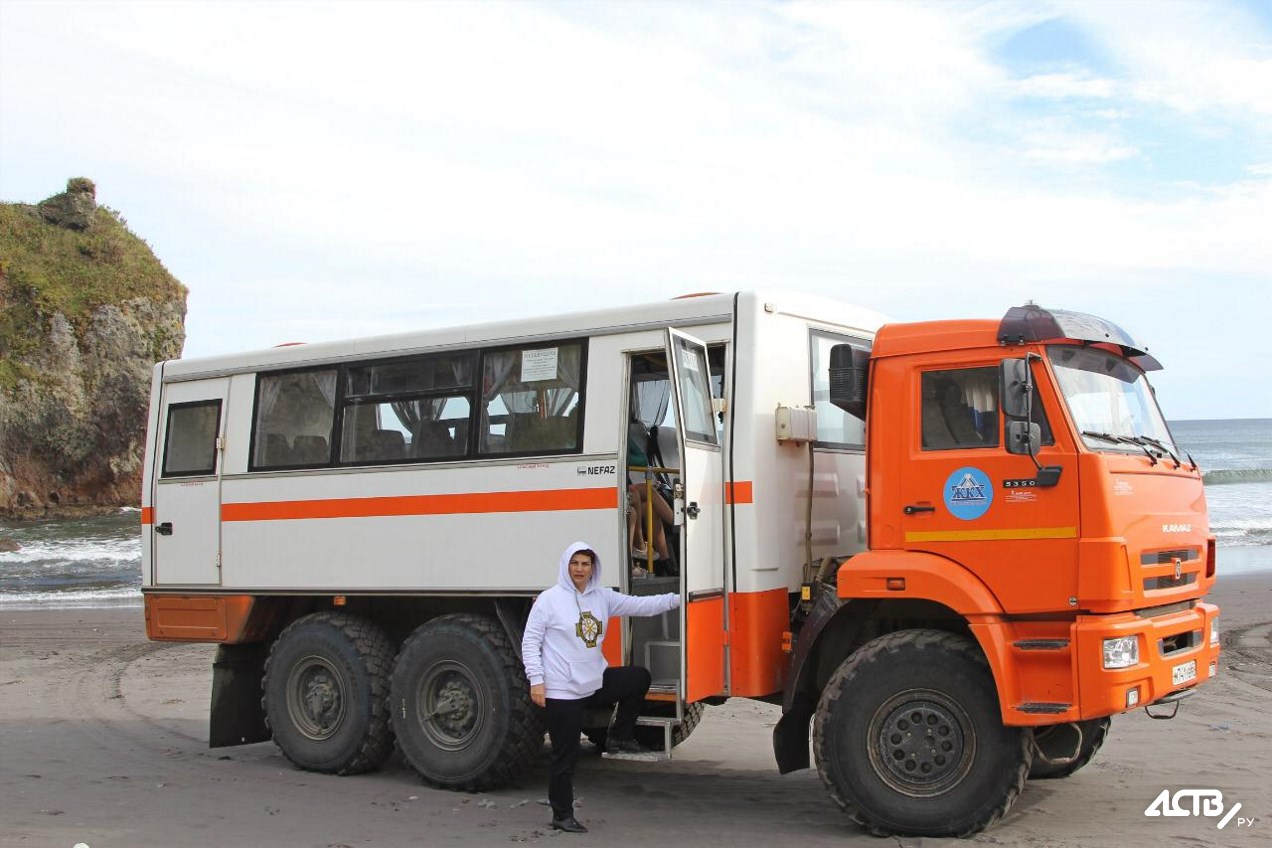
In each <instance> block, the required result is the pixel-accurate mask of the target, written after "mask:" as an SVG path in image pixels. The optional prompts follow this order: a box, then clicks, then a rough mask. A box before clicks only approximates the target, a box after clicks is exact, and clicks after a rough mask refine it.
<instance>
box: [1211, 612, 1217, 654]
mask: <svg viewBox="0 0 1272 848" xmlns="http://www.w3.org/2000/svg"><path fill="white" fill-rule="evenodd" d="M1210 647H1212V648H1217V647H1219V619H1218V618H1215V619H1213V620H1212V621H1211V622H1210Z"/></svg>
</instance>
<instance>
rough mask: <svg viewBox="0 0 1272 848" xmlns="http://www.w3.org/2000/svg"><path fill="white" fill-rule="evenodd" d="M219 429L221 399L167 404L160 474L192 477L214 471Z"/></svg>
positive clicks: (213, 472)
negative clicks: (166, 422) (166, 421)
mask: <svg viewBox="0 0 1272 848" xmlns="http://www.w3.org/2000/svg"><path fill="white" fill-rule="evenodd" d="M220 430H221V401H220V400H207V401H196V402H195V403H180V404H173V405H172V406H170V407H168V429H167V435H166V436H165V438H164V451H163V473H162V476H164V477H196V476H203V475H208V474H215V473H216V436H217V433H219V432H220Z"/></svg>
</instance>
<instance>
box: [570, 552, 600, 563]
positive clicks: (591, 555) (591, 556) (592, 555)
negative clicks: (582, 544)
mask: <svg viewBox="0 0 1272 848" xmlns="http://www.w3.org/2000/svg"><path fill="white" fill-rule="evenodd" d="M577 554H587V558H588V559H590V560H591V561H592V567H593V568H596V551H594V550H592V549H591V548H579V549H578V550H577V551H575V552H574V553H573V554H571V555H570V558H571V559H573V558H574V557H575V555H577Z"/></svg>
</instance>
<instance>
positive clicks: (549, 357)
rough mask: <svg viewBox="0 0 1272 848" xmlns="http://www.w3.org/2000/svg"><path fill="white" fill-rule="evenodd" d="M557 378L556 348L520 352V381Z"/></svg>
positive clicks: (528, 381)
mask: <svg viewBox="0 0 1272 848" xmlns="http://www.w3.org/2000/svg"><path fill="white" fill-rule="evenodd" d="M556 378H557V348H555V347H545V348H541V349H539V350H523V351H522V352H521V382H523V383H534V382H538V381H541V380H555V379H556Z"/></svg>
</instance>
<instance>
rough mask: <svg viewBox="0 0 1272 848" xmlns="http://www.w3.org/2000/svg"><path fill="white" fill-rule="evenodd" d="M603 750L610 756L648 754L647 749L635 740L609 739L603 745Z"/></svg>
mask: <svg viewBox="0 0 1272 848" xmlns="http://www.w3.org/2000/svg"><path fill="white" fill-rule="evenodd" d="M605 750H606V752H607V753H610V754H648V753H649V749H648V748H646V747H645V746H644V745H642V744H640V743H639V742H637V741H636V740H635V739H612V738H611V739H610V740H609V741H608V742H606V743H605Z"/></svg>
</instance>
